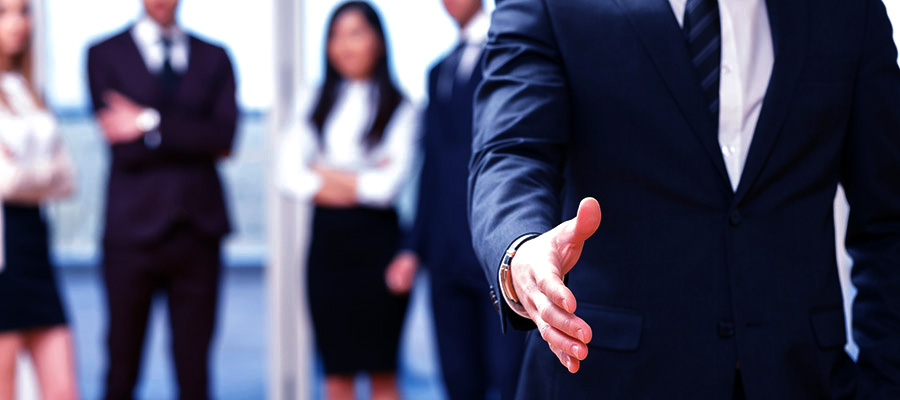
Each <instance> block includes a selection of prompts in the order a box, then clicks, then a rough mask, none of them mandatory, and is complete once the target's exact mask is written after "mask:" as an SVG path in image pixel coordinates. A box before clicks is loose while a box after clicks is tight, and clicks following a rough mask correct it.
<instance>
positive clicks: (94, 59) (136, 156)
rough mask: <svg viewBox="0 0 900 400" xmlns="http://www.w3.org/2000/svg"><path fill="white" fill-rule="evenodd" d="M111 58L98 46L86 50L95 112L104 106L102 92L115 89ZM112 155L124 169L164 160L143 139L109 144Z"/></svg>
mask: <svg viewBox="0 0 900 400" xmlns="http://www.w3.org/2000/svg"><path fill="white" fill-rule="evenodd" d="M110 62H111V60H109V59H107V57H106V55H105V53H103V51H102V49H101V48H100V47H97V46H94V47H91V48H90V50H88V68H87V70H88V86H89V88H90V92H91V103H92V107H93V110H94V113H95V114H96V113H97V112H99V111H100V110H102V109H103V108H105V107H106V102H104V101H103V96H104V94H105V93H106V92H107V91H109V90H115V86H114V82H113V80H114V79H115V78H114V77H113V76H112V73H111V71H110V70H109V65H110ZM111 149H112V157H113V159H114V160H115V162H116V163H117V164H119V165H120V166H122V167H124V168H126V169H135V168H143V167H146V166H150V165H154V164H158V163H160V162H163V161H164V158H165V157H164V154H162V152H160V151H159V150H158V149H150V148H148V147H147V146H146V145H145V144H144V141H143V140H138V141H134V142H129V143H120V144H115V145H112V146H111Z"/></svg>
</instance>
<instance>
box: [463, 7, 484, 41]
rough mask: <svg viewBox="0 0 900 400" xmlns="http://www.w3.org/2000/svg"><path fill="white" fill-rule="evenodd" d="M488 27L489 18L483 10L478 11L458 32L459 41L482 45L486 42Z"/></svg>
mask: <svg viewBox="0 0 900 400" xmlns="http://www.w3.org/2000/svg"><path fill="white" fill-rule="evenodd" d="M490 27H491V17H490V16H488V14H487V13H486V12H484V10H478V13H476V14H475V15H474V16H473V17H472V19H471V20H469V23H468V24H466V26H464V27H463V28H462V30H461V31H460V32H459V39H460V41H462V42H466V43H467V44H483V43H484V42H487V37H488V30H489V29H490Z"/></svg>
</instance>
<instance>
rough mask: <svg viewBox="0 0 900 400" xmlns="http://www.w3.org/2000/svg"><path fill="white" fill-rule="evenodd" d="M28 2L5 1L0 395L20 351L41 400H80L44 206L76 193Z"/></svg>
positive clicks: (7, 393)
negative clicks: (35, 51)
mask: <svg viewBox="0 0 900 400" xmlns="http://www.w3.org/2000/svg"><path fill="white" fill-rule="evenodd" d="M30 38H31V15H30V11H29V3H28V1H27V0H0V203H2V213H0V225H2V229H0V233H2V236H3V238H2V240H0V399H12V398H14V396H15V381H16V366H17V358H18V355H19V354H20V353H22V352H26V353H27V354H28V355H29V356H30V358H31V361H32V363H33V365H34V367H35V371H36V373H37V377H38V385H39V388H40V392H41V398H43V399H50V400H56V399H75V398H77V396H78V393H77V389H76V383H75V368H74V356H73V350H72V347H73V346H72V337H71V334H70V332H69V329H68V327H67V325H66V317H65V313H64V311H63V307H62V304H61V301H60V297H59V293H58V291H57V287H56V279H55V276H54V273H53V268H52V267H51V265H50V259H49V254H48V253H49V244H48V243H49V238H48V236H49V235H48V232H47V226H46V223H45V221H44V218H43V216H42V215H41V210H40V206H41V205H42V204H44V203H46V202H47V201H49V200H53V199H58V198H62V197H65V196H67V195H69V193H70V192H71V191H72V173H71V163H70V161H69V158H68V156H67V155H66V152H65V151H64V149H63V146H62V141H61V139H60V136H59V133H58V131H57V125H56V120H55V119H54V118H53V116H51V115H50V113H48V112H47V109H46V107H45V106H44V104H43V103H42V101H41V100H40V98H39V96H37V94H36V92H35V89H34V85H33V80H32V75H31V74H32V65H31V52H32V49H31V40H30Z"/></svg>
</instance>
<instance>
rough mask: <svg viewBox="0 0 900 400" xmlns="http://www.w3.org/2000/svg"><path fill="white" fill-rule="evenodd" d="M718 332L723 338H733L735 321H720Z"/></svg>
mask: <svg viewBox="0 0 900 400" xmlns="http://www.w3.org/2000/svg"><path fill="white" fill-rule="evenodd" d="M718 333H719V337H720V338H722V339H729V338H731V337H732V336H734V323H733V322H731V321H719V325H718Z"/></svg>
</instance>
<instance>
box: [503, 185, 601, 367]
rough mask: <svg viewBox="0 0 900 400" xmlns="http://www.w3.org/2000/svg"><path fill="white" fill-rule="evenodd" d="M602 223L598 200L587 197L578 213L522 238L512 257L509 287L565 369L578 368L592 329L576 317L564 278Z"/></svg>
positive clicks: (572, 298)
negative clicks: (529, 237)
mask: <svg viewBox="0 0 900 400" xmlns="http://www.w3.org/2000/svg"><path fill="white" fill-rule="evenodd" d="M599 226H600V204H598V203H597V200H595V199H593V198H586V199H584V200H582V201H581V204H580V205H579V206H578V215H577V216H576V217H575V218H573V219H571V220H568V221H566V222H563V223H562V224H560V225H558V226H557V227H556V228H553V229H552V230H550V231H548V232H546V233H544V234H543V235H540V236H538V237H536V238H534V239H532V240H529V241H527V242H525V243H524V244H523V245H522V246H521V247H519V249H518V251H517V252H516V256H515V257H514V258H513V261H512V264H511V266H510V270H511V273H512V282H513V287H514V289H515V291H516V294H517V296H518V298H519V301H520V302H521V303H522V305H523V306H524V307H525V311H526V312H527V313H528V317H529V318H531V320H532V321H534V323H535V325H537V327H538V329H539V330H540V332H541V337H542V338H543V339H544V341H546V342H547V344H548V345H549V346H550V350H551V351H553V353H555V354H556V356H557V358H559V362H560V363H562V365H564V366H565V367H566V368H567V369H568V370H569V372H571V373H575V372H577V371H578V368H579V366H580V363H581V361H583V360H584V359H585V358H586V357H587V354H588V350H587V344H588V343H589V342H590V341H591V337H592V335H593V333H592V332H591V327H590V326H589V325H588V324H587V323H586V322H584V320H582V319H581V318H578V317H577V316H576V315H575V309H576V302H575V296H574V295H573V294H572V291H570V290H569V288H568V287H566V285H565V284H564V283H563V277H564V276H565V275H566V274H568V273H569V271H570V270H572V267H574V266H575V263H577V262H578V258H579V257H580V256H581V250H582V248H583V247H584V242H585V240H587V239H588V238H589V237H591V235H593V234H594V232H596V231H597V228H598V227H599Z"/></svg>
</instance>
